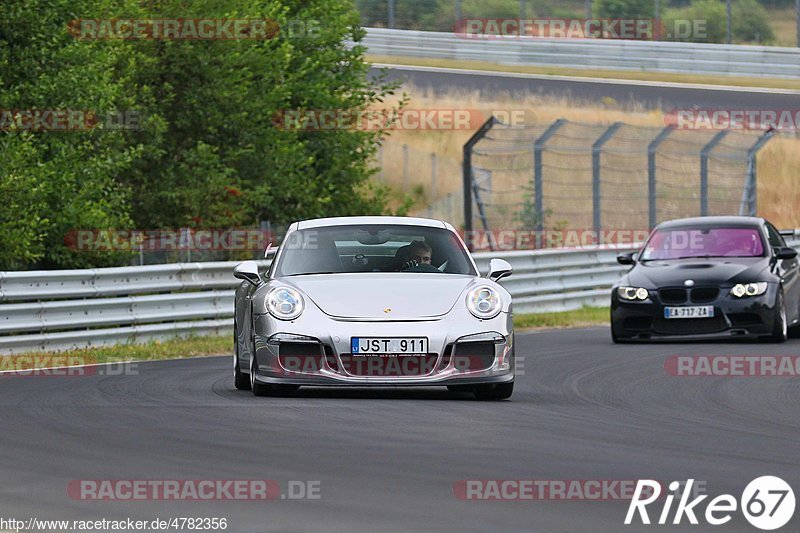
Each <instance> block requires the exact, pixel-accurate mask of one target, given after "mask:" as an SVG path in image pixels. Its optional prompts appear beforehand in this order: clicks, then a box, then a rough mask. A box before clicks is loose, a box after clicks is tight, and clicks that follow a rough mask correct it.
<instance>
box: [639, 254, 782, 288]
mask: <svg viewBox="0 0 800 533" xmlns="http://www.w3.org/2000/svg"><path fill="white" fill-rule="evenodd" d="M767 266H768V262H767V259H765V258H763V257H737V258H728V259H724V258H719V259H678V260H669V261H667V260H665V261H647V262H644V263H637V264H636V266H635V267H634V268H633V269H632V270H631V271H630V272H629V273H628V275H627V276H626V278H627V279H628V281H627V282H626V283H628V284H630V285H635V286H637V287H646V288H657V287H669V286H680V287H682V286H683V284H684V282H685V281H686V280H689V279H690V280H693V281H694V284H695V285H697V286H700V285H733V284H735V283H740V282H750V281H764V280H762V279H761V278H762V277H763V274H762V272H763V270H764V269H765V268H767Z"/></svg>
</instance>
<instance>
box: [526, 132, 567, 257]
mask: <svg viewBox="0 0 800 533" xmlns="http://www.w3.org/2000/svg"><path fill="white" fill-rule="evenodd" d="M566 122H567V121H566V120H565V119H563V118H560V119H558V120H556V121H555V122H553V123H552V124H550V125H549V126H548V127H547V129H546V130H544V133H542V134H541V135H540V136H539V138H538V139H536V140H535V141H534V142H533V201H534V208H533V211H534V213H533V215H534V219H535V220H536V228H535V229H536V248H541V247H542V246H541V244H542V243H541V241H542V232H543V231H544V196H543V190H544V186H543V184H544V176H543V172H542V151H543V150H544V145H545V144H546V143H547V141H549V140H550V137H552V136H553V135H554V134H555V133H556V132H557V131H558V129H559V128H560V127H561V126H563V125H564V124H566Z"/></svg>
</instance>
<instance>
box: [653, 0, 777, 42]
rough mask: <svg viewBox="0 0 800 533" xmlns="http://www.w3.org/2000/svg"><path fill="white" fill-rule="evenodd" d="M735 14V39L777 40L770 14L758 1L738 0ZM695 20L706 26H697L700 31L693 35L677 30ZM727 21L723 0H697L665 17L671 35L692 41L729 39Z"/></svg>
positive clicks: (672, 10)
mask: <svg viewBox="0 0 800 533" xmlns="http://www.w3.org/2000/svg"><path fill="white" fill-rule="evenodd" d="M731 15H732V16H731V19H732V22H733V26H732V28H731V30H732V37H733V40H734V42H739V43H752V42H761V43H769V42H771V41H773V40H774V38H775V34H774V32H773V30H772V27H771V26H770V25H769V17H768V14H767V12H766V10H765V9H764V8H763V7H761V5H760V4H758V2H756V0H734V1H733V3H732V5H731ZM677 21H683V22H677ZM692 21H699V22H700V23H701V24H702V27H698V28H697V29H699V30H700V31H698V32H694V31H693V32H691V35H685V34H683V35H681V34H680V32H678V34H676V33H675V29H676V28H679V27H681V26H683V27H686V25H687V24H688V23H692ZM726 21H727V15H726V11H725V2H724V1H723V0H694V1H693V2H692V3H691V5H689V6H688V7H685V8H678V9H670V10H667V12H666V13H665V16H664V25H665V28H666V30H667V32H668V33H669V34H671V35H668V36H667V37H668V38H671V39H672V40H677V41H689V42H708V43H724V42H726V39H727V23H726Z"/></svg>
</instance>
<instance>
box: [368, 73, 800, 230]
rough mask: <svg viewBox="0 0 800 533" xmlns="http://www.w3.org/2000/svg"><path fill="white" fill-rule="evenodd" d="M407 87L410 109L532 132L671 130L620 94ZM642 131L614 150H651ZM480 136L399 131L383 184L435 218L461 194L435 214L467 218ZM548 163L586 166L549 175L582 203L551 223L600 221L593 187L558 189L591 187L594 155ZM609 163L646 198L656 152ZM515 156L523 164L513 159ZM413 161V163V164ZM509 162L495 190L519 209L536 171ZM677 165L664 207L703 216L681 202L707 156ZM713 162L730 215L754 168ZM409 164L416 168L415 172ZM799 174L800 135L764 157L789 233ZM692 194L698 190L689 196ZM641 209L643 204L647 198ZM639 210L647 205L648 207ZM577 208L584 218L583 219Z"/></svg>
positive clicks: (764, 210) (764, 192)
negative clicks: (514, 121) (470, 166)
mask: <svg viewBox="0 0 800 533" xmlns="http://www.w3.org/2000/svg"><path fill="white" fill-rule="evenodd" d="M404 90H405V91H406V92H407V93H408V94H409V95H410V101H409V104H408V105H407V108H409V109H476V110H480V111H481V112H482V113H483V115H484V116H486V117H488V116H490V115H491V114H493V113H494V114H497V112H498V111H499V112H503V111H509V110H524V111H525V122H524V124H525V126H526V127H527V126H535V127H538V128H541V127H543V126H546V125H548V124H550V123H552V122H553V121H555V120H556V119H559V118H565V119H567V120H569V121H573V122H580V123H588V124H596V125H598V126H607V125H610V124H612V123H614V122H617V121H621V122H624V123H626V124H629V125H632V126H641V127H651V128H659V127H663V125H664V116H663V114H662V113H661V112H660V111H653V110H648V109H645V108H643V107H639V106H635V105H634V106H630V105H627V106H622V105H620V104H618V103H617V102H615V101H614V100H613V99H610V98H609V99H605V100H603V102H602V103H600V104H598V103H589V102H581V101H575V100H570V99H568V98H551V97H542V96H537V95H531V96H528V97H525V98H515V97H512V96H510V95H508V94H497V95H495V96H494V97H492V98H491V99H488V98H485V97H481V96H480V95H479V93H477V92H474V91H454V92H450V93H447V94H444V95H435V94H432V93H430V92H426V91H424V90H421V89H418V88H416V87H413V86H410V85H406V86H405V87H404ZM398 100H399V96H398ZM396 102H397V100H390V101H388V102H387V104H389V105H391V104H393V103H396ZM598 130H601V128H599V127H598V128H597V129H592V128H589V127H585V128H584V129H581V127H579V126H575V127H574V128H573V130H571V134H574V135H576V136H581V135H586V136H587V137H591V136H592V135H595V132H596V131H598ZM534 131H536V130H534ZM638 131H639V130H637V128H627V129H625V130H620V135H618V137H621V139H615V140H614V141H613V142H612V143H610V144H609V148H611V149H612V150H619V151H622V152H625V151H626V149H628V148H629V147H635V148H636V149H640V148H642V147H643V146H646V142H647V139H646V138H644V137H643V138H642V139H641V140H640V141H637V139H635V136H636V135H637V132H638ZM473 133H474V129H470V130H468V131H453V130H438V131H432V130H426V131H419V130H410V131H402V130H396V131H392V132H391V134H390V135H389V137H388V138H387V140H386V142H385V144H384V148H383V154H382V161H381V163H382V168H383V170H382V172H381V174H380V175H379V179H381V180H382V181H383V182H384V183H387V184H389V185H391V186H392V187H393V188H394V189H395V190H396V191H406V192H409V193H412V194H413V195H414V196H416V197H417V198H419V199H420V201H419V202H418V204H417V206H416V209H415V210H413V211H412V213H413V214H421V215H425V214H427V213H428V212H429V211H428V210H427V207H428V205H429V204H430V203H431V202H435V201H436V200H439V202H438V204H442V202H443V199H444V197H445V196H446V195H447V194H448V193H451V194H452V195H453V196H454V201H452V202H449V204H448V205H450V212H442V211H441V210H438V211H437V210H434V211H433V212H431V214H432V215H433V216H439V217H443V218H448V219H451V220H456V221H457V220H458V218H459V217H458V215H459V214H460V213H461V201H460V199H459V198H456V197H457V196H458V195H459V194H460V192H461V188H462V179H461V161H462V147H463V145H464V143H465V142H466V141H467V140H468V139H469V137H470V136H471V135H472V134H473ZM714 133H715V132H696V133H695V132H680V134H681V138H682V139H684V140H687V139H688V140H691V141H692V143H694V144H685V143H684V144H683V145H681V144H680V143H677V144H676V146H675V149H676V150H677V149H684V148H685V149H687V150H690V149H691V150H694V149H695V148H694V147H695V146H699V145H702V143H703V142H704V140H707V139H708V138H710V137H711V136H712V135H713V134H714ZM650 134H651V133H650V132H646V131H643V132H642V135H643V136H644V135H650ZM756 136H757V133H754V132H751V133H748V134H736V135H730V136H729V138H728V139H727V140H726V144H725V145H721V146H720V148H721V149H726V146H730V147H731V149H740V147H742V146H747V145H749V144H750V143H751V142H752V141H753V140H754V139H755V137H756ZM626 138H627V141H626ZM587 142H588V141H587ZM626 142H627V143H628V144H626ZM614 143H616V145H614ZM403 145H406V146H407V155H404V149H403ZM548 146H554V147H557V146H558V140H557V139H556V140H554V141H553V142H552V143H549V144H548ZM664 146H665V147H666V149H668V150H671V149H672V147H669V146H668V143H665V145H664ZM686 147H688V148H686ZM697 150H699V148H697ZM742 153H743V151H742ZM431 154H436V167H437V168H436V175H437V177H436V181H435V184H434V182H433V180H432V178H431V174H432V168H431ZM545 157H546V158H549V159H545V164H547V163H548V162H549V163H550V164H552V165H553V166H554V167H558V166H561V167H568V166H569V165H577V166H580V167H581V168H582V169H584V170H582V172H583V174H580V173H577V172H569V171H566V170H565V171H561V172H560V175H559V171H557V170H550V171H549V172H550V173H549V174H547V175H548V176H549V179H548V180H546V182H549V185H547V186H548V187H551V189H550V193H548V191H547V190H546V191H545V194H552V195H553V196H554V197H555V196H558V195H561V196H562V197H570V198H571V199H575V200H573V201H572V202H571V203H572V204H573V206H572V207H573V211H572V212H568V211H564V213H559V212H558V211H557V210H556V211H555V212H554V213H553V217H552V219H551V222H552V223H559V224H560V225H561V226H564V225H566V227H569V228H586V227H591V219H590V215H589V212H587V209H590V208H591V202H590V200H589V199H588V198H589V195H590V190H583V188H575V187H570V186H561V188H560V189H559V188H558V186H557V185H555V182H558V181H564V182H570V181H571V180H572V182H574V181H575V180H577V179H580V180H581V181H586V180H588V179H590V178H589V176H588V175H587V174H586V170H585V168H586V167H588V166H589V165H590V164H591V157H590V155H589V154H577V155H570V154H569V153H566V154H561V156H557V155H556V154H547V153H546V154H545ZM558 157H561V159H558ZM604 157H606V156H604ZM607 157H608V160H607V161H606V162H604V168H609V169H610V168H614V167H615V166H616V167H618V168H620V171H619V172H618V173H615V172H614V171H609V170H604V178H605V179H609V180H610V181H611V182H614V183H616V184H617V185H616V187H617V191H618V192H619V194H620V196H621V197H624V194H625V191H626V190H634V191H635V192H636V193H637V194H638V193H641V192H642V190H641V184H642V183H644V182H643V179H644V178H643V176H645V175H646V153H645V152H639V153H638V155H636V156H635V157H630V158H626V157H625V156H624V155H620V156H614V155H609V156H607ZM511 159H514V160H513V161H512V160H511ZM406 160H407V165H406V164H405V161H406ZM509 161H510V162H509V164H510V165H511V167H509V168H510V170H509V171H505V172H498V173H496V175H495V176H493V184H492V187H493V188H494V189H498V190H506V191H508V192H509V194H508V196H507V198H511V199H512V200H513V202H516V203H519V202H520V201H521V196H522V194H523V192H524V188H525V187H527V186H528V184H529V182H530V175H531V171H530V169H529V167H528V168H525V169H520V170H519V171H514V170H513V168H512V167H513V166H514V165H518V164H523V165H525V164H527V165H529V164H530V157H529V156H528V155H527V154H522V156H521V157H519V158H509ZM626 165H627V167H626ZM670 165H671V169H672V170H671V171H666V170H664V171H660V174H659V179H660V180H664V181H665V183H667V184H669V186H671V187H672V188H673V190H674V191H677V192H676V193H675V194H676V196H675V198H670V197H669V196H668V195H669V194H670V193H669V191H668V189H663V191H664V192H663V194H665V195H667V196H666V197H665V198H664V199H663V201H662V200H659V202H660V206H663V208H664V209H673V208H674V210H671V211H670V213H675V214H676V215H677V216H689V215H692V214H695V213H694V212H693V208H692V207H691V205H693V204H691V202H689V203H690V204H691V205H690V206H689V207H683V204H686V203H687V202H686V201H684V200H680V199H679V196H680V194H683V195H685V194H693V193H694V191H691V187H697V185H696V182H697V181H698V178H697V175H698V165H699V163H698V159H697V155H696V154H691V153H687V155H686V156H685V157H681V158H673V159H672V161H671V162H670ZM713 165H716V166H713ZM713 165H712V167H711V168H712V173H713V172H714V170H718V171H719V172H721V173H723V174H729V175H730V176H731V177H730V178H728V181H726V182H725V185H726V186H727V187H728V189H727V193H725V194H727V196H726V195H725V194H723V192H724V191H722V190H713V189H712V190H711V191H710V194H709V196H710V198H709V201H710V208H711V209H712V211H713V210H714V208H715V206H717V207H719V209H720V210H723V211H724V210H727V211H730V204H731V202H738V197H736V198H734V197H735V196H737V194H740V193H735V191H736V189H737V188H740V187H741V184H742V183H743V180H742V179H741V177H740V174H741V176H743V175H744V174H743V172H744V164H743V163H742V162H736V163H729V162H728V161H727V160H725V159H719V160H718V161H716V162H714V163H713ZM404 166H405V168H406V169H407V170H406V172H405V173H404V170H403V169H404ZM798 168H800V139H796V138H789V137H784V138H776V139H773V140H772V141H771V142H770V143H769V144H768V145H767V146H766V148H765V149H764V150H763V151H762V152H761V153H760V154H759V157H758V180H759V187H758V200H759V201H758V205H759V214H760V215H762V216H765V217H767V218H769V219H770V220H772V221H773V222H774V223H775V224H776V225H778V226H779V227H800V213H798V212H797V210H796V207H795V206H797V205H798V204H800V180H798V179H797V169H798ZM579 174H580V175H579ZM554 177H555V179H554ZM720 179H722V178H720ZM552 187H555V188H552ZM515 191H516V193H515ZM687 191H689V192H688V193H687ZM731 191H734V192H731ZM679 193H680V194H679ZM578 198H581V200H578ZM681 202H683V204H682V203H681ZM724 202H727V203H724ZM639 203H640V204H641V203H642V202H639ZM737 205H738V204H737ZM639 207H641V208H642V209H645V208H646V207H645V206H643V205H642V206H639ZM661 208H662V207H660V209H661ZM681 209H685V210H686V212H685V213H683V212H682V211H681ZM496 211H497V210H493V212H492V213H490V215H492V216H493V217H495V218H494V224H493V225H494V227H501V226H499V225H498V224H502V225H503V226H502V227H509V226H508V224H513V220H512V219H513V218H514V216H515V214H514V213H511V212H504V213H498V212H496ZM575 211H578V212H579V213H580V214H579V215H575V214H574V212H575ZM616 214H617V213H615V212H614V210H613V209H612V210H611V212H610V213H609V214H608V215H607V216H606V215H604V217H605V218H606V220H607V222H608V223H610V224H611V225H615V226H616V227H632V226H631V225H630V224H631V223H630V222H626V221H625V220H624V219H621V218H619V217H617V219H615V218H614V217H615V215H616ZM583 215H585V216H583ZM584 218H585V219H586V220H583V219H584ZM626 224H627V225H626ZM637 227H638V226H637Z"/></svg>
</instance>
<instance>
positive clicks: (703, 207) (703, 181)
mask: <svg viewBox="0 0 800 533" xmlns="http://www.w3.org/2000/svg"><path fill="white" fill-rule="evenodd" d="M727 134H728V130H722V131H720V132H719V133H717V134H716V135H714V137H712V138H711V140H710V141H708V143H707V144H706V145H705V146H703V149H702V150H700V216H701V217H704V216H706V215H708V155H709V154H710V153H711V152H712V151H713V150H714V148H716V147H717V145H718V144H719V143H720V142H722V139H724V138H725V136H726V135H727Z"/></svg>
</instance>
